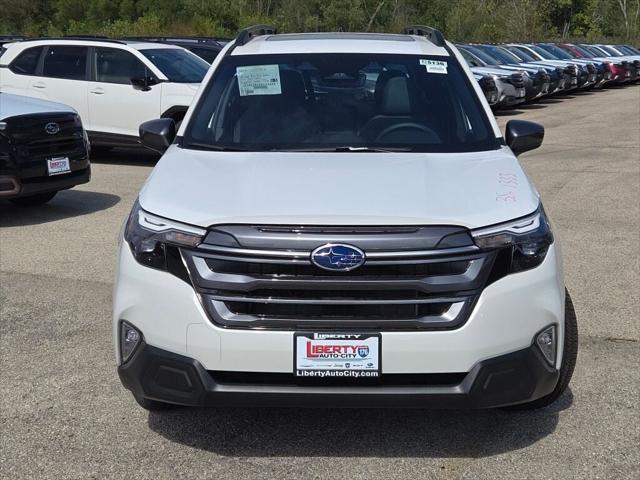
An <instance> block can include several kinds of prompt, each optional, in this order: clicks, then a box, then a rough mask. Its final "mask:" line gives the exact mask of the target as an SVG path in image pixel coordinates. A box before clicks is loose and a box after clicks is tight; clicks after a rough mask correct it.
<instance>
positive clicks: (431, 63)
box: [420, 59, 447, 74]
mask: <svg viewBox="0 0 640 480" xmlns="http://www.w3.org/2000/svg"><path fill="white" fill-rule="evenodd" d="M420 65H424V66H425V67H427V72H429V73H444V74H446V73H447V62H441V61H440V60H425V59H420Z"/></svg>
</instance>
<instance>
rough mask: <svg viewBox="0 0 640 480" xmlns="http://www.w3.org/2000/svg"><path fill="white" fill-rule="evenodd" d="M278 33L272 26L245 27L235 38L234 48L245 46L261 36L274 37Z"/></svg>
mask: <svg viewBox="0 0 640 480" xmlns="http://www.w3.org/2000/svg"><path fill="white" fill-rule="evenodd" d="M276 33H278V29H277V28H276V27H274V26H272V25H253V26H252V27H247V28H245V29H243V30H241V31H240V33H238V36H237V37H236V43H235V45H236V47H239V46H241V45H244V44H246V43H247V42H249V41H250V40H251V39H252V38H254V37H260V36H262V35H275V34H276Z"/></svg>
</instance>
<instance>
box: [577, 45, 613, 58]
mask: <svg viewBox="0 0 640 480" xmlns="http://www.w3.org/2000/svg"><path fill="white" fill-rule="evenodd" d="M580 48H581V49H582V50H584V51H586V52H587V53H588V54H589V56H590V57H594V56H595V57H608V56H609V55H607V54H606V53H605V52H602V51H600V50H598V49H597V48H595V47H592V46H591V45H580Z"/></svg>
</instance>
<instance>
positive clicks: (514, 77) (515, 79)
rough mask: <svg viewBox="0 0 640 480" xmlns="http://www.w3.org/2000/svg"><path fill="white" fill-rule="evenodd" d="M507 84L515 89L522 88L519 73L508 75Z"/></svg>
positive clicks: (522, 81) (521, 79)
mask: <svg viewBox="0 0 640 480" xmlns="http://www.w3.org/2000/svg"><path fill="white" fill-rule="evenodd" d="M509 82H510V83H511V85H513V86H514V87H516V88H524V77H523V76H522V74H521V73H512V74H511V75H509Z"/></svg>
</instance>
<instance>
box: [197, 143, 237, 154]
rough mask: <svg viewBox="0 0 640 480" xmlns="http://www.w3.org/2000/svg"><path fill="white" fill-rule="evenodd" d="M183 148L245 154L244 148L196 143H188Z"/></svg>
mask: <svg viewBox="0 0 640 480" xmlns="http://www.w3.org/2000/svg"><path fill="white" fill-rule="evenodd" d="M185 147H187V148H189V147H192V148H197V149H199V150H218V151H221V152H247V151H248V150H247V149H246V148H239V147H230V146H226V145H213V144H211V143H198V142H190V143H187V144H185Z"/></svg>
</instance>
